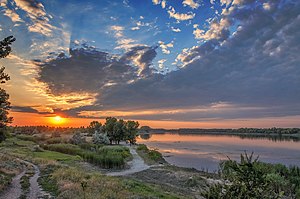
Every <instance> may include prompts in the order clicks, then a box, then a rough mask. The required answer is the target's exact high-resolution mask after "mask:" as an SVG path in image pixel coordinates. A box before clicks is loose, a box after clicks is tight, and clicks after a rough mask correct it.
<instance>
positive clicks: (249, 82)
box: [0, 0, 300, 128]
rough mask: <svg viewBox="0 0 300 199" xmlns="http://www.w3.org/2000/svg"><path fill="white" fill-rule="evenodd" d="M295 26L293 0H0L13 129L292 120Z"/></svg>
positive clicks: (298, 112) (299, 59)
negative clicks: (117, 121) (8, 44)
mask: <svg viewBox="0 0 300 199" xmlns="http://www.w3.org/2000/svg"><path fill="white" fill-rule="evenodd" d="M299 27H300V1H297V0H269V1H258V0H257V1H255V0H210V1H205V0H202V1H201V0H115V1H113V0H101V1H100V0H85V1H82V0H64V1H60V0H51V1H47V0H0V39H3V38H5V37H7V36H9V35H14V36H15V37H16V39H17V40H16V41H15V42H14V43H13V46H12V48H13V52H12V53H11V54H10V56H8V57H7V58H5V59H1V60H0V64H1V65H4V66H5V67H6V72H7V73H8V74H9V75H10V76H11V80H10V81H9V82H7V83H6V84H5V85H1V86H3V87H4V89H6V90H7V92H8V93H9V94H10V102H11V103H12V110H11V112H10V115H11V116H13V117H14V122H13V125H61V126H82V125H84V126H86V125H88V124H89V122H90V121H93V120H99V121H103V120H104V119H105V118H106V117H108V116H114V117H118V118H123V119H126V120H138V121H140V123H141V125H150V126H151V127H155V128H181V127H182V128H239V127H259V128H263V127H274V126H275V127H300V122H299V121H300V56H299V52H300V28H299ZM57 115H59V116H61V117H63V118H65V120H64V122H61V123H60V124H58V123H53V122H51V119H53V117H55V116H57Z"/></svg>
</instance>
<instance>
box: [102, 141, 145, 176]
mask: <svg viewBox="0 0 300 199" xmlns="http://www.w3.org/2000/svg"><path fill="white" fill-rule="evenodd" d="M127 147H128V148H129V150H130V153H131V154H132V158H133V159H132V160H131V161H130V162H128V165H129V167H130V168H129V169H125V170H121V171H113V172H109V173H106V175H108V176H125V175H130V174H133V173H137V172H140V171H144V170H146V169H149V168H150V166H148V165H147V164H146V163H145V162H144V160H143V159H142V158H141V157H140V156H139V155H138V154H137V152H136V150H135V149H134V148H133V146H130V147H129V146H127Z"/></svg>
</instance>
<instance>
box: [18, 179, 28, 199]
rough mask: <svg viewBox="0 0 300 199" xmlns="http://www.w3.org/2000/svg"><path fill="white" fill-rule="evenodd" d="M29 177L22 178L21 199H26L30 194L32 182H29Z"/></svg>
mask: <svg viewBox="0 0 300 199" xmlns="http://www.w3.org/2000/svg"><path fill="white" fill-rule="evenodd" d="M29 179H30V177H29V175H24V176H22V178H21V187H22V194H21V196H20V199H26V198H27V195H28V193H29V188H30V182H29Z"/></svg>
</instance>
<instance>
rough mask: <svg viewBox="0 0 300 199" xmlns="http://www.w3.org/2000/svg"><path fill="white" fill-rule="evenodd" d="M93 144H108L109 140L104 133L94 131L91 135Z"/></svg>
mask: <svg viewBox="0 0 300 199" xmlns="http://www.w3.org/2000/svg"><path fill="white" fill-rule="evenodd" d="M93 143H94V144H109V143H110V141H109V138H108V136H107V134H106V133H100V132H99V131H95V133H94V134H93Z"/></svg>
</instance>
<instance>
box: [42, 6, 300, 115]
mask: <svg viewBox="0 0 300 199" xmlns="http://www.w3.org/2000/svg"><path fill="white" fill-rule="evenodd" d="M243 2H244V3H247V4H250V3H251V1H243ZM270 3H271V6H272V7H271V8H270V9H264V8H263V6H262V5H260V6H251V7H248V6H245V7H241V8H239V9H235V10H234V11H232V13H230V15H229V17H231V20H233V21H239V26H240V27H239V28H238V29H237V31H236V33H235V34H234V35H232V36H230V37H228V36H226V37H224V38H226V39H225V40H224V41H223V40H222V41H219V40H218V41H216V40H209V41H207V42H206V43H204V44H203V45H200V46H198V47H194V48H193V49H191V50H190V51H189V55H188V56H186V57H185V59H184V60H183V61H184V62H188V63H187V65H186V66H185V67H184V68H182V69H179V70H177V71H174V72H170V73H169V74H167V75H161V74H155V73H152V72H151V73H150V74H151V75H147V76H143V78H137V70H138V69H137V68H135V67H134V66H132V65H131V64H132V62H131V61H132V60H133V59H134V58H136V57H137V56H138V55H139V53H140V52H143V55H142V56H140V57H139V59H138V62H139V63H141V65H143V66H146V67H145V68H149V66H150V65H151V62H152V60H153V58H154V57H155V56H156V52H155V48H150V47H148V48H147V49H142V47H139V48H138V47H137V48H135V49H132V51H129V52H127V53H126V54H124V55H123V56H122V58H121V59H119V60H117V61H116V60H115V59H113V58H111V57H109V55H108V54H107V53H104V52H98V51H97V52H95V53H94V54H85V53H84V52H76V53H78V54H76V53H75V54H74V52H73V54H72V53H71V57H70V58H63V59H56V60H52V61H50V62H47V63H44V64H43V65H42V67H41V73H40V74H41V77H40V80H41V81H43V82H46V83H47V84H48V85H49V88H50V90H51V91H52V92H53V93H57V94H59V93H68V92H72V91H76V92H78V91H87V92H95V91H99V92H100V95H99V96H98V101H97V103H96V104H97V105H95V106H86V107H78V108H76V109H72V110H69V113H70V114H78V113H79V112H80V111H84V110H90V111H92V110H123V111H126V110H127V111H130V110H131V111H135V110H136V111H138V110H151V109H156V110H157V109H172V108H182V109H192V108H193V107H199V106H203V107H208V108H209V107H210V106H211V104H213V103H220V102H226V103H230V104H233V105H235V106H233V107H232V109H230V110H227V109H226V110H222V109H220V110H217V111H214V110H211V111H206V112H203V111H198V112H197V111H195V112H188V111H187V112H180V113H161V114H153V115H140V116H133V117H130V118H134V119H176V120H201V118H216V117H219V118H223V119H227V118H251V117H252V118H253V117H270V116H278V117H279V116H291V115H299V114H300V78H299V77H300V57H299V52H300V29H299V27H300V3H299V2H294V3H293V1H286V2H285V1H282V2H281V3H280V2H279V1H271V2H270ZM196 57H199V58H198V59H194V58H196ZM145 68H143V70H144V69H145ZM130 80H134V82H133V83H130V84H128V83H127V82H128V81H130ZM107 82H115V83H117V85H116V86H113V87H109V86H107V87H105V86H104V85H105V84H106V83H107ZM99 88H102V89H101V91H100V90H99ZM235 107H254V108H253V109H242V108H236V109H235ZM255 107H260V108H257V109H255ZM261 107H263V108H261Z"/></svg>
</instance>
